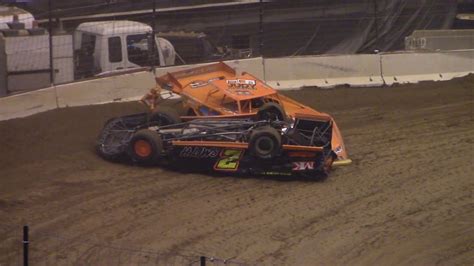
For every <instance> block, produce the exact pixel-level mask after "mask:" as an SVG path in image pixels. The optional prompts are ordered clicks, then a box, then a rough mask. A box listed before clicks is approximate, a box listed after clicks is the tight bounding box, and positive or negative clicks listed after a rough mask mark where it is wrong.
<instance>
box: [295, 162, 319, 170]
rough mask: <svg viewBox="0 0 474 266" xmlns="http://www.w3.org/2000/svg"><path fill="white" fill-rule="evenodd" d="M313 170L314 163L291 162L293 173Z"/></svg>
mask: <svg viewBox="0 0 474 266" xmlns="http://www.w3.org/2000/svg"><path fill="white" fill-rule="evenodd" d="M306 170H314V162H293V171H306Z"/></svg>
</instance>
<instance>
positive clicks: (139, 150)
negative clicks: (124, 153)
mask: <svg viewBox="0 0 474 266" xmlns="http://www.w3.org/2000/svg"><path fill="white" fill-rule="evenodd" d="M162 153H163V141H162V140H161V136H160V135H159V134H158V133H157V132H155V131H153V130H149V129H142V130H139V131H137V132H136V133H135V134H134V135H133V137H132V139H131V141H130V144H129V146H128V154H129V156H130V158H131V159H132V161H134V162H136V163H139V164H143V165H151V164H157V163H158V162H159V159H160V158H161V157H162Z"/></svg>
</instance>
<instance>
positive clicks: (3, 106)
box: [0, 50, 474, 121]
mask: <svg viewBox="0 0 474 266" xmlns="http://www.w3.org/2000/svg"><path fill="white" fill-rule="evenodd" d="M226 63H227V64H229V65H230V66H231V67H233V68H235V69H236V70H237V72H238V73H241V72H243V71H247V72H249V73H252V74H254V75H255V76H257V77H258V78H261V79H262V80H265V81H266V82H267V83H269V84H270V85H271V86H273V87H274V88H276V89H298V88H301V87H308V86H310V87H313V86H314V87H321V88H327V87H334V86H339V85H349V86H355V87H357V86H381V85H393V84H397V83H400V84H401V83H416V82H420V81H442V80H450V79H452V78H456V77H463V76H466V75H468V74H470V73H474V50H457V51H438V52H398V53H382V54H374V55H334V56H302V57H285V58H272V59H263V58H261V57H258V58H252V59H243V60H231V61H226ZM200 65H204V64H198V65H187V66H176V67H166V68H157V69H156V70H155V71H156V74H155V75H156V76H160V75H163V74H165V73H167V72H172V71H177V70H181V69H184V68H191V67H196V66H200ZM155 75H154V74H153V72H151V71H148V70H146V71H138V72H136V71H135V72H133V71H132V73H126V74H123V75H112V76H109V77H104V78H98V79H92V80H86V81H81V82H74V83H69V84H63V85H58V86H55V87H51V88H46V89H41V90H38V91H32V92H27V93H22V94H17V95H13V96H8V97H3V98H0V121H1V120H8V119H12V118H18V117H25V116H29V115H32V114H36V113H40V112H44V111H48V110H52V109H55V108H64V107H71V106H83V105H92V104H101V103H110V102H117V101H132V100H136V99H139V98H140V97H141V96H143V95H144V94H145V93H146V92H148V91H149V89H150V88H153V87H154V86H155Z"/></svg>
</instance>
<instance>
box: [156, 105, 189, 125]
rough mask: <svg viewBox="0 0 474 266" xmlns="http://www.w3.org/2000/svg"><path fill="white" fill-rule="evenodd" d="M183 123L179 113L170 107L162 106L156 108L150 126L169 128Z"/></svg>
mask: <svg viewBox="0 0 474 266" xmlns="http://www.w3.org/2000/svg"><path fill="white" fill-rule="evenodd" d="M179 123H181V118H180V117H179V114H178V112H177V111H176V110H175V109H173V108H169V107H164V106H160V107H157V108H155V110H153V112H152V113H151V115H150V124H151V125H155V126H167V125H173V124H179Z"/></svg>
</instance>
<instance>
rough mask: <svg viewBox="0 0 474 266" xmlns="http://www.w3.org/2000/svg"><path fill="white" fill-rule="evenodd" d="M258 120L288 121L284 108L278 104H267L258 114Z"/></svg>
mask: <svg viewBox="0 0 474 266" xmlns="http://www.w3.org/2000/svg"><path fill="white" fill-rule="evenodd" d="M257 119H258V120H270V121H275V120H279V121H286V120H287V119H288V117H287V115H286V113H285V110H283V107H282V106H281V105H279V104H277V103H273V102H270V103H265V104H263V105H262V107H260V109H259V110H258V112H257Z"/></svg>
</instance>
